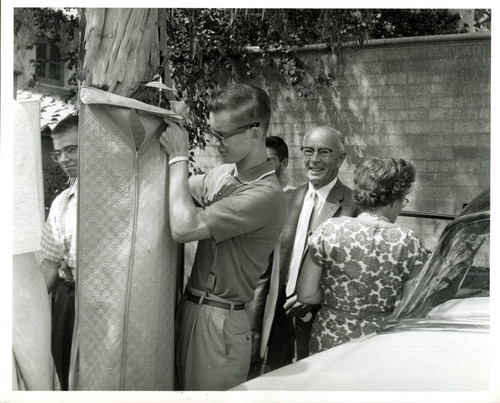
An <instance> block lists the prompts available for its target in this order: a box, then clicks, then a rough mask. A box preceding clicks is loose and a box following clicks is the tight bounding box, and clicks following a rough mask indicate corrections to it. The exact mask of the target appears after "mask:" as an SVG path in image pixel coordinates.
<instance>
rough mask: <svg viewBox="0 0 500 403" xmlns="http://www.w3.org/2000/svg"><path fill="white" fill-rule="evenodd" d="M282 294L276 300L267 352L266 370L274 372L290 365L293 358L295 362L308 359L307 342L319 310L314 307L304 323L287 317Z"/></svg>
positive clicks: (298, 319)
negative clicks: (309, 317)
mask: <svg viewBox="0 0 500 403" xmlns="http://www.w3.org/2000/svg"><path fill="white" fill-rule="evenodd" d="M284 304H285V297H284V293H282V297H281V298H280V299H279V300H278V302H277V305H276V311H275V314H274V319H273V324H272V325H271V333H270V335H269V342H268V350H267V368H268V369H269V370H271V371H272V370H275V369H278V368H281V367H283V366H285V365H288V364H291V363H292V361H293V359H294V358H295V356H297V360H301V359H303V358H306V357H309V342H310V338H311V329H312V324H313V322H314V318H315V317H316V314H317V312H318V310H319V306H318V307H314V309H313V310H312V311H311V314H312V318H311V319H310V320H309V321H307V322H304V321H303V320H301V319H300V318H292V317H290V316H287V315H286V313H285V309H284V308H283V306H284Z"/></svg>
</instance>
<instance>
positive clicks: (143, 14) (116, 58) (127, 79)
mask: <svg viewBox="0 0 500 403" xmlns="http://www.w3.org/2000/svg"><path fill="white" fill-rule="evenodd" d="M83 13H84V17H85V28H84V30H85V33H84V35H85V36H84V45H85V58H84V62H83V71H84V73H85V80H84V82H83V84H84V85H85V86H88V87H97V88H102V89H105V90H106V91H109V92H112V93H114V94H117V95H122V96H125V97H129V96H130V95H131V94H132V93H133V92H134V91H135V90H136V89H137V88H138V87H139V86H140V83H141V82H144V81H150V80H152V78H153V76H154V74H155V72H156V71H157V70H158V67H159V65H160V48H159V39H158V10H157V9H155V8H86V9H84V10H83Z"/></svg>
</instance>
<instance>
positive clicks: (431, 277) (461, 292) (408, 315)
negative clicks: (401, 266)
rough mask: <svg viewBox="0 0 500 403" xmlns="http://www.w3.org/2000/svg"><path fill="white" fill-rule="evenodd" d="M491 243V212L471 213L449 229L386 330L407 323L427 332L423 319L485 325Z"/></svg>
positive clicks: (458, 219)
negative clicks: (420, 327)
mask: <svg viewBox="0 0 500 403" xmlns="http://www.w3.org/2000/svg"><path fill="white" fill-rule="evenodd" d="M489 239H490V213H489V211H478V212H471V213H469V214H466V215H462V216H461V217H459V218H457V219H456V220H455V221H453V222H452V223H450V224H449V225H448V226H447V227H446V228H445V230H444V231H443V234H442V235H441V238H440V241H439V243H438V246H437V248H436V251H435V252H434V253H433V254H432V255H431V257H430V258H429V261H428V262H427V264H426V265H425V267H424V268H423V270H422V272H421V273H420V275H419V276H417V278H416V279H415V280H414V281H413V283H412V285H411V288H410V292H409V295H408V297H407V298H405V299H404V300H403V301H401V302H400V304H398V306H397V307H396V310H395V311H394V313H393V314H392V315H391V316H390V317H389V318H388V320H387V321H386V324H385V326H386V328H387V327H389V328H392V327H394V326H395V325H396V324H397V323H402V322H404V323H405V324H406V325H408V323H409V322H408V321H411V322H413V324H412V325H413V326H415V324H416V322H418V321H420V322H419V323H420V324H421V325H422V326H425V325H426V323H425V322H424V321H422V320H423V319H425V320H428V319H432V320H445V321H447V322H456V323H458V322H460V323H462V324H463V323H472V322H474V324H475V325H477V322H479V321H482V322H484V320H485V319H487V318H488V312H489V310H488V308H489V298H484V297H489V290H490V275H489V274H490V273H489V266H490V265H489V260H490V257H489V250H490V242H489ZM415 320H417V321H415Z"/></svg>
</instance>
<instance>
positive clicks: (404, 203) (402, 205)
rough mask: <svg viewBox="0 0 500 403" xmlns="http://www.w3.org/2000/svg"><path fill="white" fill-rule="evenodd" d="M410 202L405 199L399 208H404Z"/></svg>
mask: <svg viewBox="0 0 500 403" xmlns="http://www.w3.org/2000/svg"><path fill="white" fill-rule="evenodd" d="M409 202H410V201H409V200H408V199H407V198H406V197H405V198H404V199H403V201H402V203H401V207H406V205H407V204H408V203H409Z"/></svg>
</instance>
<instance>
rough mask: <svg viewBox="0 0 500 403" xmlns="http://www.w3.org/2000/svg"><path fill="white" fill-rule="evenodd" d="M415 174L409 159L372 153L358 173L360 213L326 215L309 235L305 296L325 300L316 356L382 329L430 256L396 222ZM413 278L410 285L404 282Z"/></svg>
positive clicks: (301, 293)
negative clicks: (379, 155)
mask: <svg viewBox="0 0 500 403" xmlns="http://www.w3.org/2000/svg"><path fill="white" fill-rule="evenodd" d="M414 180H415V168H414V167H413V165H412V164H411V163H409V162H406V161H404V160H402V159H399V160H395V159H380V158H370V159H368V160H367V161H365V162H364V163H363V164H362V165H361V166H359V167H358V169H357V170H356V173H355V178H354V194H353V197H354V199H355V201H356V202H357V203H358V204H359V206H360V208H361V210H362V211H363V212H362V213H361V214H360V215H359V216H358V217H356V218H351V217H337V218H331V219H329V220H327V221H326V222H325V223H324V224H322V225H321V226H320V227H318V228H317V230H316V231H315V232H314V233H313V235H312V236H311V237H310V239H309V253H308V254H307V256H306V257H305V259H306V260H305V261H304V266H303V270H302V273H301V275H300V278H299V281H298V285H297V294H298V300H299V301H301V302H304V303H307V304H321V308H320V310H319V312H318V315H317V316H316V319H315V321H314V323H313V327H312V333H311V342H310V343H311V344H310V348H311V354H314V353H317V352H320V351H323V350H326V349H329V348H331V347H334V346H337V345H339V344H342V343H346V342H348V341H350V340H352V339H356V338H358V337H361V336H364V335H367V334H369V333H373V332H375V331H376V330H377V329H378V328H379V326H380V324H381V321H382V319H383V318H384V317H386V316H388V315H389V314H390V313H392V311H393V310H394V308H395V306H396V301H397V300H398V298H400V297H401V294H402V292H403V288H406V287H407V284H408V280H410V279H412V278H414V277H415V275H416V274H417V273H418V272H419V271H420V269H421V268H422V266H423V264H424V261H425V259H426V257H427V255H426V252H425V250H424V248H423V247H422V244H421V242H420V240H419V239H418V238H417V237H416V235H415V234H414V233H413V232H412V231H411V230H410V229H407V228H402V227H400V226H399V225H396V224H394V222H395V221H396V218H397V217H398V215H399V213H400V212H401V210H402V208H403V207H404V206H405V205H406V204H407V203H408V199H407V195H408V194H409V192H410V188H411V185H412V183H413V181H414ZM405 284H406V286H405Z"/></svg>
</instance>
